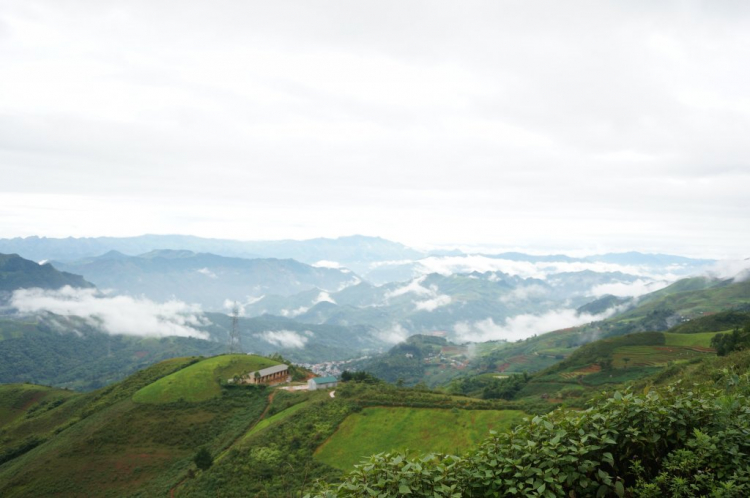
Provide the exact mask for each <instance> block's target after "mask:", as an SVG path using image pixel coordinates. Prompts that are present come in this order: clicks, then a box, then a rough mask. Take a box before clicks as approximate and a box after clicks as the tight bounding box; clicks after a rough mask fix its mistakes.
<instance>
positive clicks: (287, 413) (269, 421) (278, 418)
mask: <svg viewBox="0 0 750 498" xmlns="http://www.w3.org/2000/svg"><path fill="white" fill-rule="evenodd" d="M307 403H308V402H307V401H303V402H302V403H298V404H296V405H294V406H292V407H290V408H287V409H286V410H284V411H283V412H279V413H277V414H276V415H273V416H271V417H268V418H264V419H263V420H261V421H260V422H258V423H257V424H256V425H255V427H253V428H252V429H250V430H249V431H247V433H246V434H245V435H244V436H242V440H243V441H245V440H246V439H249V438H250V436H252V435H253V434H256V433H258V432H260V431H262V430H263V429H265V428H267V427H269V426H271V425H275V424H277V423H279V422H283V421H284V420H286V419H288V418H289V417H291V416H292V415H294V414H295V413H297V412H298V411H299V410H301V409H302V408H304V407H305V406H306V405H307Z"/></svg>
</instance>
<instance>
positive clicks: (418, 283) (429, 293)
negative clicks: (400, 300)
mask: <svg viewBox="0 0 750 498" xmlns="http://www.w3.org/2000/svg"><path fill="white" fill-rule="evenodd" d="M426 278H427V276H426V275H423V276H421V277H418V278H415V279H414V280H412V281H411V282H409V283H408V284H406V285H403V286H401V287H397V288H396V289H394V290H392V291H389V292H386V293H385V296H384V297H385V299H386V301H387V300H389V299H392V298H394V297H399V296H403V295H406V294H416V295H417V296H423V297H427V298H428V299H425V300H422V301H414V309H415V311H435V310H436V309H437V308H439V307H441V306H446V305H448V304H450V303H451V301H452V299H451V297H450V296H447V295H445V294H439V289H438V287H437V286H436V285H431V286H429V287H425V286H423V285H422V283H424V281H425V279H426Z"/></svg>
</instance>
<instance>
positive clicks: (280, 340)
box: [255, 330, 312, 349]
mask: <svg viewBox="0 0 750 498" xmlns="http://www.w3.org/2000/svg"><path fill="white" fill-rule="evenodd" d="M310 335H312V332H310V331H305V335H302V334H298V333H297V332H294V331H292V330H266V331H264V332H261V333H259V334H255V337H257V338H259V339H262V340H264V341H266V342H267V343H269V344H273V345H274V346H279V347H280V348H295V349H299V348H303V347H305V344H307V341H308V337H307V336H310Z"/></svg>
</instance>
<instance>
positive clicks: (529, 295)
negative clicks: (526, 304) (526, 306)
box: [500, 284, 549, 303]
mask: <svg viewBox="0 0 750 498" xmlns="http://www.w3.org/2000/svg"><path fill="white" fill-rule="evenodd" d="M548 293H549V291H548V290H547V289H546V288H545V287H542V286H541V285H537V284H532V285H527V286H523V287H516V288H515V289H513V290H512V291H510V292H508V293H507V294H505V295H503V296H501V297H500V301H501V302H503V303H515V302H519V301H528V300H530V299H540V298H542V297H544V296H546V295H547V294H548Z"/></svg>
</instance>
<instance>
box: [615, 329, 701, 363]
mask: <svg viewBox="0 0 750 498" xmlns="http://www.w3.org/2000/svg"><path fill="white" fill-rule="evenodd" d="M692 335H698V334H692ZM704 349H705V350H704ZM707 354H713V350H708V349H707V348H703V347H701V346H666V345H665V346H622V347H619V348H617V349H616V350H615V353H614V354H613V355H612V365H613V366H614V367H615V368H628V367H631V366H639V367H655V366H663V365H666V364H668V363H669V362H670V361H672V362H676V361H684V360H691V359H693V358H695V357H698V356H704V355H707ZM625 358H628V359H629V360H628V361H627V362H626V361H625Z"/></svg>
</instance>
